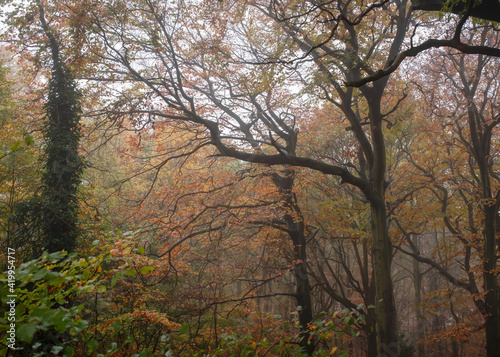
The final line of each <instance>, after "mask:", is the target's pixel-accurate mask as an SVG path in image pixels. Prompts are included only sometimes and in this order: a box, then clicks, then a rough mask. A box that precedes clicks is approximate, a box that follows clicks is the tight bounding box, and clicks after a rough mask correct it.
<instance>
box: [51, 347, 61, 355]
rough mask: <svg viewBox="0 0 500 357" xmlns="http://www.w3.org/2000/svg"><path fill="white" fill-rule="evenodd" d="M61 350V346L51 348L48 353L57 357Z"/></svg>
mask: <svg viewBox="0 0 500 357" xmlns="http://www.w3.org/2000/svg"><path fill="white" fill-rule="evenodd" d="M63 348H64V347H63V346H52V348H51V349H50V353H52V354H55V355H58V354H59V352H61V351H62V350H63Z"/></svg>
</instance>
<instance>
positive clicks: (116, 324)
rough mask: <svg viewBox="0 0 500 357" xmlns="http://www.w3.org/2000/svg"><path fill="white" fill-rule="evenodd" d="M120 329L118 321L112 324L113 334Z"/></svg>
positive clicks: (120, 324) (120, 325)
mask: <svg viewBox="0 0 500 357" xmlns="http://www.w3.org/2000/svg"><path fill="white" fill-rule="evenodd" d="M121 329H122V323H121V322H120V321H119V320H116V321H115V322H113V330H115V332H118V331H120V330H121Z"/></svg>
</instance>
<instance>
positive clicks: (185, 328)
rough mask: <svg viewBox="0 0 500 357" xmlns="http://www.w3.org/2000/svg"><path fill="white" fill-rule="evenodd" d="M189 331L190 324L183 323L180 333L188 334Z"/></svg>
mask: <svg viewBox="0 0 500 357" xmlns="http://www.w3.org/2000/svg"><path fill="white" fill-rule="evenodd" d="M188 332H189V325H188V324H184V325H182V327H181V330H180V331H179V333H181V334H183V335H184V334H186V333H188Z"/></svg>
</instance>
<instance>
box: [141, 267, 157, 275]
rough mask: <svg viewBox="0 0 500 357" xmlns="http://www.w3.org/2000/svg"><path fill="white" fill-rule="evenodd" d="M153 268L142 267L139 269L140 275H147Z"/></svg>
mask: <svg viewBox="0 0 500 357" xmlns="http://www.w3.org/2000/svg"><path fill="white" fill-rule="evenodd" d="M154 269H155V268H153V267H142V268H141V274H144V275H146V274H149V273H150V272H152V271H153V270H154Z"/></svg>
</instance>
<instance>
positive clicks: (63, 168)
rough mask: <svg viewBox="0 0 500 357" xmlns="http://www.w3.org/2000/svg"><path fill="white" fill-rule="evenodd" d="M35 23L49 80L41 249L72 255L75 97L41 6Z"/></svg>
mask: <svg viewBox="0 0 500 357" xmlns="http://www.w3.org/2000/svg"><path fill="white" fill-rule="evenodd" d="M37 5H38V7H39V20H40V22H41V24H42V28H43V30H44V32H45V35H46V37H47V39H48V41H49V48H50V50H51V57H52V76H51V79H50V81H49V87H48V97H47V104H46V106H45V108H46V110H47V124H46V127H45V130H44V132H45V140H46V147H45V171H44V174H43V178H42V184H43V190H42V194H41V201H42V204H43V208H44V211H43V218H42V220H43V222H42V224H43V239H42V244H41V245H42V248H43V249H46V250H47V251H48V252H50V253H52V252H56V251H60V250H66V251H68V252H73V251H74V250H75V246H76V240H77V237H78V226H77V221H78V198H77V190H78V186H79V184H80V175H81V173H82V170H83V161H82V158H81V157H80V156H79V154H78V142H79V139H80V126H79V125H80V124H79V121H80V113H81V109H80V106H79V94H78V91H77V89H76V83H75V81H74V79H73V78H72V74H71V71H70V70H69V69H68V67H67V66H66V65H65V64H64V62H63V60H62V59H61V58H60V52H59V44H58V42H57V39H56V37H55V34H54V32H53V30H52V29H51V28H50V27H49V25H48V24H47V22H46V20H45V10H44V7H43V5H42V3H41V2H38V3H37Z"/></svg>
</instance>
